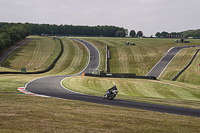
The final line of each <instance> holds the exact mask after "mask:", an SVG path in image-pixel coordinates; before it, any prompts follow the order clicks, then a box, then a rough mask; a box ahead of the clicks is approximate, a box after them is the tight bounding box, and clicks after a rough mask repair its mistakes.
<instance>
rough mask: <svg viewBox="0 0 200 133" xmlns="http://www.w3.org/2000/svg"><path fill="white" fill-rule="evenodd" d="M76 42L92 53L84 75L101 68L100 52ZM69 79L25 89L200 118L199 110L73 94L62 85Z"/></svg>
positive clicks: (58, 78)
mask: <svg viewBox="0 0 200 133" xmlns="http://www.w3.org/2000/svg"><path fill="white" fill-rule="evenodd" d="M76 40H77V41H80V42H81V43H83V44H84V45H85V46H86V47H87V48H88V50H89V51H90V61H89V63H88V66H87V67H86V68H85V70H83V73H85V72H89V68H97V67H98V66H99V60H100V55H99V52H98V50H97V49H96V48H95V47H94V46H93V45H92V44H90V43H88V42H86V41H82V40H79V39H76ZM80 74H81V73H80ZM80 74H77V75H80ZM67 77H69V76H52V77H45V78H40V79H36V80H33V81H31V82H29V83H27V84H26V85H25V89H26V90H27V91H29V92H32V93H35V94H38V95H44V96H50V97H56V98H63V99H70V100H79V101H85V102H91V103H97V104H104V105H112V106H121V107H128V108H137V109H143V110H150V111H157V112H163V113H172V114H178V115H187V116H193V117H200V110H198V109H189V108H181V107H172V106H165V105H158V104H150V103H143V102H135V101H127V100H120V99H114V100H104V99H103V98H102V97H103V96H102V97H97V96H90V95H84V94H80V93H76V92H72V91H70V90H68V89H66V88H64V87H63V86H62V85H61V82H62V80H63V79H64V78H67Z"/></svg>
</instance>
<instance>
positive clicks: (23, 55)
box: [1, 37, 61, 72]
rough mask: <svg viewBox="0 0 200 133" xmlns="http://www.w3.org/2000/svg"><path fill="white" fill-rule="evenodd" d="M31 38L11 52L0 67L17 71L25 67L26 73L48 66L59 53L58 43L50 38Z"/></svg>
mask: <svg viewBox="0 0 200 133" xmlns="http://www.w3.org/2000/svg"><path fill="white" fill-rule="evenodd" d="M32 38H33V40H32V41H30V42H28V43H26V44H25V45H22V46H20V48H18V49H16V50H15V51H14V52H12V53H11V54H10V55H9V56H8V57H7V59H6V60H5V61H4V62H3V63H2V64H1V65H2V66H5V67H7V68H10V69H14V70H17V71H20V69H21V68H24V67H26V70H27V72H28V71H34V68H35V69H36V70H43V69H45V68H47V67H48V66H50V64H51V63H52V61H53V60H54V59H55V58H56V57H57V56H58V54H59V52H60V47H61V46H60V42H59V41H58V40H57V41H56V42H54V41H53V40H51V38H42V37H41V38H39V37H37V38H36V37H32Z"/></svg>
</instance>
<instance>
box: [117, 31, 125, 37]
mask: <svg viewBox="0 0 200 133" xmlns="http://www.w3.org/2000/svg"><path fill="white" fill-rule="evenodd" d="M124 36H125V33H124V31H120V30H118V31H117V32H116V37H124Z"/></svg>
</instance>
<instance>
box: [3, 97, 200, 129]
mask: <svg viewBox="0 0 200 133" xmlns="http://www.w3.org/2000/svg"><path fill="white" fill-rule="evenodd" d="M11 97H12V98H11ZM0 107H1V108H0V119H1V121H0V131H1V132H21V133H25V132H44V133H47V132H59V133H62V132H63V133H64V132H68V133H72V132H73V133H74V132H79V133H84V132H99V133H100V132H102V133H105V132H115V133H118V132H119V133H121V132H146V133H149V132H164V133H168V132H181V133H191V132H200V119H199V118H194V117H186V116H181V117H180V116H178V115H172V114H164V113H158V112H153V111H145V110H138V109H129V108H122V107H114V106H106V105H98V104H92V103H86V102H81V101H71V100H63V99H55V98H41V97H35V96H26V95H12V94H7V95H5V94H4V95H2V94H0Z"/></svg>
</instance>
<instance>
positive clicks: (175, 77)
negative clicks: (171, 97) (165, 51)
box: [171, 49, 200, 81]
mask: <svg viewBox="0 0 200 133" xmlns="http://www.w3.org/2000/svg"><path fill="white" fill-rule="evenodd" d="M199 50H200V49H197V51H196V53H195V54H194V56H193V57H192V59H191V61H190V62H189V63H188V64H187V66H185V67H184V68H183V69H182V70H181V71H180V72H179V73H178V74H177V75H176V76H174V77H173V78H172V79H171V80H172V81H175V80H176V79H177V78H178V77H179V76H180V75H181V74H182V73H183V72H184V71H185V70H186V69H187V68H188V67H189V66H190V65H191V64H192V61H193V60H194V58H195V57H196V55H197V53H198V52H199Z"/></svg>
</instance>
